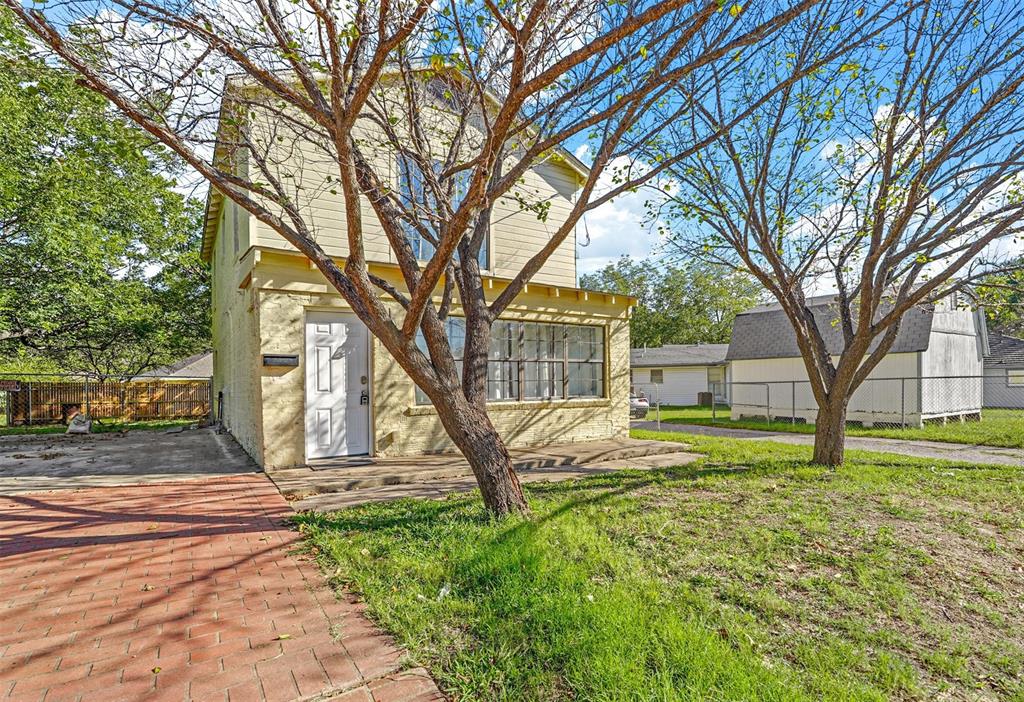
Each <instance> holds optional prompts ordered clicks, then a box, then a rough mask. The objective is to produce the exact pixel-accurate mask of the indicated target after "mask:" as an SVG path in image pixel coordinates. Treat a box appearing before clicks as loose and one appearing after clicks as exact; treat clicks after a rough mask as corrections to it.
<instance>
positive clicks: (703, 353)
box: [629, 344, 729, 368]
mask: <svg viewBox="0 0 1024 702" xmlns="http://www.w3.org/2000/svg"><path fill="white" fill-rule="evenodd" d="M728 350H729V344H666V345H665V346H659V347H657V348H650V349H647V348H644V349H631V350H630V352H629V363H630V365H631V366H632V367H633V368H672V367H673V366H716V365H721V364H723V363H725V353H726V351H728Z"/></svg>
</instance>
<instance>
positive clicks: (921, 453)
mask: <svg viewBox="0 0 1024 702" xmlns="http://www.w3.org/2000/svg"><path fill="white" fill-rule="evenodd" d="M631 428H633V429H646V430H649V431H658V425H657V422H651V421H635V422H633V423H632V424H631ZM660 430H661V431H676V432H684V433H687V434H698V435H701V436H725V437H730V438H735V439H750V440H758V441H774V442H777V443H780V444H792V445H796V446H813V445H814V435H813V434H791V433H788V432H777V431H756V430H751V429H733V428H731V427H713V426H704V425H699V424H670V423H668V422H662V423H661V429H660ZM1021 432H1022V433H1024V427H1021ZM846 448H848V449H860V450H863V451H876V452H880V453H896V454H900V455H903V456H915V457H918V458H934V459H939V460H947V461H960V462H963V463H993V464H998V465H1006V466H1021V467H1024V450H1021V449H1011V448H1000V447H997V446H973V445H970V444H950V443H945V442H941V441H916V440H909V439H885V438H875V437H868V436H847V437H846Z"/></svg>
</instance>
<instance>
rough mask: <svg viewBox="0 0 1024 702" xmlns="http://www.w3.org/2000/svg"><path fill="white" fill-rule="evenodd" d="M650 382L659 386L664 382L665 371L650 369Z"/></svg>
mask: <svg viewBox="0 0 1024 702" xmlns="http://www.w3.org/2000/svg"><path fill="white" fill-rule="evenodd" d="M651 382H652V383H654V384H655V385H661V384H662V383H664V382H665V371H664V370H662V369H661V368H652V369H651Z"/></svg>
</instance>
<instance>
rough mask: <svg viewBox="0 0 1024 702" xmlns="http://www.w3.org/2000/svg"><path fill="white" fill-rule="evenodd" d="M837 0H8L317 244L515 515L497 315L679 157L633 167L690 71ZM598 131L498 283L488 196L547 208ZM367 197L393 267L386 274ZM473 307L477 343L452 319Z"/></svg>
mask: <svg viewBox="0 0 1024 702" xmlns="http://www.w3.org/2000/svg"><path fill="white" fill-rule="evenodd" d="M817 1H818V0H792V1H790V0H779V1H774V2H768V3H756V4H753V3H752V4H750V5H748V6H747V7H746V8H744V6H742V5H740V4H738V3H737V4H733V5H731V6H729V7H725V6H724V5H723V4H721V3H719V2H716V1H710V2H702V3H691V2H687V1H686V0H657V1H655V2H652V1H651V0H623V1H618V2H608V3H605V2H557V3H549V2H545V1H544V0H511V1H509V2H491V1H490V0H486V1H485V2H480V3H460V2H454V1H450V2H432V1H431V0H397V1H395V2H362V1H360V2H354V3H348V2H336V1H334V0H293V2H280V1H279V0H255V1H254V2H251V3H228V4H225V3H221V2H218V1H216V0H190V1H189V2H180V1H178V0H168V1H166V2H165V1H162V0H158V1H156V2H143V3H138V2H134V0H111V2H109V3H102V4H99V5H97V4H96V3H95V2H93V1H92V0H53V1H52V2H48V3H46V5H45V9H33V8H30V7H27V6H25V5H24V4H23V3H22V2H21V0H4V2H5V3H6V4H7V6H8V7H10V8H11V9H12V10H13V11H14V12H15V13H16V14H18V15H19V17H20V18H21V20H22V21H23V22H24V23H25V25H26V26H27V27H29V28H31V30H32V31H33V33H35V34H36V35H37V36H38V37H39V39H40V41H41V42H43V43H45V44H46V45H47V46H49V47H50V49H52V50H53V51H54V53H56V54H57V55H58V56H59V57H60V58H61V59H63V60H64V61H66V62H67V63H68V64H69V65H71V66H72V67H74V69H75V70H76V71H78V72H79V74H80V75H81V80H82V81H83V83H85V84H86V85H87V86H88V87H89V88H91V89H92V90H95V91H97V92H98V93H100V94H101V95H103V96H105V97H106V98H108V99H109V100H110V101H111V102H112V103H113V104H115V105H116V106H117V107H118V108H119V109H120V110H121V111H122V112H123V113H124V114H126V115H128V116H129V117H130V118H131V119H132V120H133V121H135V122H137V123H138V124H140V125H141V126H143V127H144V128H145V129H146V130H147V131H148V132H149V133H150V134H152V135H153V136H155V137H156V138H157V139H159V140H160V141H161V142H163V143H164V144H166V145H167V146H169V147H170V148H172V149H173V150H174V151H175V152H176V153H177V154H178V155H179V156H180V157H181V158H182V159H183V160H185V161H186V162H187V163H188V164H189V165H190V166H191V167H192V168H194V169H195V170H196V171H197V172H198V173H199V174H201V175H202V176H203V177H204V178H206V179H207V180H208V181H209V182H210V183H211V185H212V186H213V187H216V188H217V190H218V191H219V192H221V193H223V194H224V196H225V197H227V198H230V199H231V200H233V201H234V202H235V203H237V204H238V205H240V206H241V207H243V208H244V209H246V210H248V211H249V212H250V213H251V214H252V215H254V216H255V217H256V218H257V219H258V220H259V221H260V222H261V223H262V225H263V226H266V227H267V230H268V231H275V232H277V233H278V234H280V235H281V236H282V237H283V238H284V239H285V240H286V241H288V242H289V243H291V244H292V245H293V246H295V248H296V249H297V250H298V251H300V252H302V253H303V254H304V255H306V256H307V257H308V258H309V260H310V261H311V262H312V263H313V264H314V265H315V266H316V267H317V268H318V269H319V270H320V272H321V273H322V274H323V275H324V277H325V278H326V280H327V281H328V282H329V283H330V285H332V286H333V287H334V288H335V289H336V290H337V291H338V293H339V294H340V295H341V297H342V298H343V299H344V300H345V301H346V303H347V304H348V305H349V306H350V307H351V309H352V311H353V312H354V313H355V314H356V315H357V316H358V317H359V319H360V320H361V321H362V322H363V323H364V324H365V325H366V327H367V328H368V330H369V331H370V333H372V334H373V335H374V336H375V337H376V338H377V339H378V340H379V341H380V343H381V344H382V345H383V346H384V348H386V349H387V351H388V352H389V354H390V355H391V356H392V357H393V358H394V359H395V360H396V362H397V363H398V364H399V365H400V366H401V367H402V368H403V370H404V371H405V372H406V373H407V374H408V375H409V377H411V378H412V380H413V381H414V382H415V383H416V384H417V386H419V388H420V389H421V390H422V391H423V392H424V393H425V394H426V395H427V396H428V397H429V398H430V401H431V402H432V403H433V406H434V408H435V409H436V411H437V414H438V418H439V420H440V421H441V423H442V425H443V426H444V428H445V430H446V432H447V434H448V436H449V437H450V438H451V440H452V442H453V443H454V444H455V446H456V447H458V449H459V450H460V451H461V452H462V453H463V455H465V457H466V459H467V461H468V462H469V464H470V466H471V467H472V469H473V472H474V475H475V476H476V479H477V483H478V485H479V486H480V489H481V493H482V495H483V499H484V503H485V504H486V506H487V508H488V509H489V510H490V511H491V512H492V513H494V514H497V515H504V514H508V513H513V512H522V511H525V510H526V501H525V499H524V497H523V493H522V490H521V487H520V485H519V481H518V479H517V477H516V475H515V471H514V470H513V467H512V460H511V457H510V455H509V453H508V450H507V448H506V447H505V444H504V443H503V441H502V439H501V437H500V436H499V435H498V432H497V430H496V429H495V427H494V425H493V424H492V422H491V420H490V417H489V415H488V413H487V367H488V363H487V361H488V354H489V348H490V341H491V339H490V337H491V327H492V325H493V323H494V322H495V320H497V319H498V318H499V317H500V316H501V315H502V314H503V313H504V312H505V311H506V310H507V309H508V308H509V306H510V305H511V304H512V302H513V301H514V300H515V299H516V298H517V297H518V296H519V295H520V293H522V292H523V291H524V289H525V288H526V286H527V285H528V284H529V282H530V281H531V279H532V278H533V277H534V275H536V273H537V272H538V271H539V270H540V269H541V267H542V266H543V265H544V263H545V262H546V261H547V260H548V258H549V257H550V256H551V255H552V253H553V252H555V251H556V250H557V249H558V247H559V246H560V245H561V244H562V243H563V242H564V241H565V240H566V238H567V237H570V236H573V235H574V232H575V227H576V224H577V223H578V222H579V221H580V218H581V217H582V216H583V215H584V214H585V213H586V212H587V211H589V210H592V209H594V208H596V207H599V206H600V205H601V204H603V203H605V202H608V201H610V200H611V199H613V198H614V197H616V196H617V195H619V194H621V193H624V192H627V191H629V190H632V189H635V188H636V187H639V186H640V185H642V184H643V183H644V182H646V181H647V180H651V179H654V178H657V177H658V173H659V171H661V170H663V169H664V168H666V167H667V166H668V165H669V164H670V163H671V161H669V162H666V163H665V164H660V165H658V166H655V167H652V168H645V169H643V170H642V171H639V170H633V169H630V168H629V167H628V166H627V167H625V168H619V167H618V165H617V164H621V163H622V162H623V159H625V161H627V162H628V161H629V159H630V155H631V154H633V153H635V152H636V150H637V148H638V146H639V145H641V144H644V143H647V142H650V141H652V140H656V139H658V138H659V135H660V133H661V132H662V129H663V128H664V126H665V125H666V124H668V123H671V122H672V121H674V120H677V119H680V118H682V117H683V116H684V115H686V114H689V113H690V112H691V111H692V105H693V104H694V103H695V102H699V101H700V100H702V99H704V97H705V96H706V95H707V90H706V86H704V87H702V89H701V90H700V91H698V92H697V93H694V92H692V91H690V90H689V89H686V90H684V91H681V90H680V89H679V88H680V85H681V83H682V82H683V81H686V82H687V83H688V82H689V80H690V79H691V77H694V76H703V77H704V78H709V77H710V73H709V70H710V67H711V66H713V65H716V64H721V66H720V68H719V75H725V74H730V73H732V72H733V71H734V70H738V69H736V68H733V67H734V65H735V62H734V61H733V59H732V56H733V55H734V54H735V53H736V52H737V51H740V50H742V49H751V50H753V47H756V46H757V45H758V44H760V43H761V42H762V41H763V40H764V39H765V38H766V37H769V36H771V35H772V34H773V33H774V32H775V31H777V30H778V29H779V28H780V27H782V26H785V24H786V23H788V22H789V21H791V20H792V19H793V18H794V17H796V16H798V15H800V14H801V13H802V12H804V11H806V10H807V9H808V8H809V7H812V6H814V5H815V4H816V3H817ZM227 76H230V78H227ZM762 87H763V90H764V91H765V92H766V93H770V92H771V91H773V90H775V89H776V88H777V86H776V85H773V84H770V83H767V82H766V83H764V84H763V86H762ZM655 106H660V107H661V110H660V111H655V110H654V108H655ZM739 117H740V115H737V119H738V118H739ZM725 126H726V125H724V124H723V125H714V126H712V127H710V128H709V129H708V130H707V133H705V134H703V135H702V136H701V137H700V138H699V139H697V140H695V141H694V142H692V143H691V144H690V145H689V146H683V147H682V148H681V153H680V155H678V156H677V158H683V156H684V155H685V154H688V153H691V152H693V151H696V150H699V149H701V148H703V146H704V145H705V144H707V143H708V142H709V141H710V140H713V139H714V138H715V136H716V135H717V133H718V132H719V131H720V130H721V129H723V128H725ZM582 143H586V144H587V146H588V147H589V154H591V155H592V156H591V160H590V163H589V164H588V165H589V172H588V173H586V174H585V175H584V174H582V173H581V177H582V178H583V181H584V182H583V183H582V185H581V187H580V189H579V190H578V192H577V193H576V196H575V198H574V200H573V205H572V208H571V209H570V211H569V213H568V215H567V216H566V217H565V218H564V220H563V221H560V222H558V223H557V225H555V226H551V227H550V229H551V233H550V239H549V241H548V243H547V244H546V245H545V246H544V247H542V248H541V249H540V250H538V251H536V252H534V253H533V254H532V255H531V256H530V257H529V259H528V260H526V261H524V262H523V263H522V265H521V267H520V268H519V269H518V270H517V271H516V272H514V273H512V274H511V276H510V278H511V279H510V280H508V281H507V282H505V283H502V284H501V286H500V289H495V290H493V291H492V290H490V288H489V286H486V285H484V283H483V279H482V273H481V267H480V265H479V254H480V251H481V247H482V246H483V243H484V242H485V241H486V239H487V236H488V231H489V227H490V221H491V211H492V208H493V207H494V205H495V204H496V203H497V202H498V201H499V200H501V201H504V202H511V203H514V204H518V206H519V207H520V208H521V209H522V210H524V211H526V212H529V213H532V214H534V215H535V216H536V217H537V218H538V219H540V220H542V221H543V220H546V219H547V214H548V210H549V205H550V203H548V202H546V201H544V200H543V199H542V198H539V197H537V195H536V194H535V193H531V192H529V191H528V190H527V189H526V188H524V187H522V182H523V176H524V174H525V173H526V172H527V171H528V170H529V169H531V168H533V167H535V165H536V164H537V163H538V162H541V161H544V160H546V159H550V158H561V159H565V158H567V157H566V156H565V155H564V154H563V153H561V152H560V151H559V149H560V148H562V147H564V146H566V145H570V144H571V145H574V146H575V145H576V144H582ZM211 153H213V154H214V158H213V159H212V160H211V158H210V154H211ZM570 158H571V157H570ZM396 173H397V174H399V175H400V178H396V177H395V175H396ZM399 180H401V181H402V182H405V183H408V184H410V185H409V187H408V188H404V189H403V188H395V187H394V183H395V182H396V181H399ZM321 196H324V197H328V196H333V197H337V198H339V200H340V202H341V203H342V206H343V211H344V223H343V225H342V228H343V235H344V239H345V241H346V243H347V256H346V258H345V260H344V262H339V261H337V260H335V259H334V258H332V257H331V256H330V255H328V254H327V253H326V252H325V251H324V249H323V248H322V247H321V246H320V244H319V243H318V242H317V238H318V237H317V235H318V232H317V224H316V222H314V220H313V219H312V217H311V214H312V211H313V208H312V207H310V203H312V202H314V201H315V199H316V198H317V197H321ZM363 203H366V204H367V205H368V206H369V207H370V208H372V213H373V218H374V220H375V222H374V224H373V226H374V227H376V225H377V224H379V226H380V231H382V232H383V235H384V236H386V237H387V240H388V242H389V245H390V249H391V255H392V256H393V257H394V261H395V262H396V263H397V265H398V269H399V273H400V276H401V278H400V280H401V282H400V283H399V284H397V285H396V284H395V283H394V282H392V281H390V280H385V279H383V278H380V277H378V276H376V275H374V274H371V273H370V271H369V266H368V263H367V258H366V254H365V248H366V247H365V244H366V237H365V234H366V228H365V227H364V209H363ZM424 252H426V253H424ZM488 295H489V297H488ZM456 309H457V310H458V313H460V314H461V316H462V319H463V320H464V325H465V335H464V345H463V347H462V349H461V355H462V360H461V362H460V361H456V359H455V356H454V355H453V349H452V347H451V344H450V343H449V340H448V337H447V333H446V330H447V328H448V326H449V325H448V323H447V318H448V316H449V314H450V313H451V312H452V311H453V310H456ZM460 338H461V337H460ZM421 344H422V346H421Z"/></svg>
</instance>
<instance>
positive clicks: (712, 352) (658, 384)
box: [629, 344, 729, 405]
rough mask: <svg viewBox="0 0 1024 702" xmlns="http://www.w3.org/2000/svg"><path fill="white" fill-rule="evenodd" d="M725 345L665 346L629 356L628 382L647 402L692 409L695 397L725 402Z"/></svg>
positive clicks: (636, 351) (726, 346) (726, 381)
mask: <svg viewBox="0 0 1024 702" xmlns="http://www.w3.org/2000/svg"><path fill="white" fill-rule="evenodd" d="M728 350H729V344H669V345H666V346H659V347H657V348H642V349H633V350H632V351H630V352H629V364H630V379H631V380H632V383H633V388H634V390H635V391H636V392H643V393H644V394H645V395H646V396H647V397H648V399H650V400H651V402H656V401H660V402H661V403H662V404H666V405H696V404H697V395H698V394H700V393H702V392H713V393H714V394H715V399H716V400H718V401H719V402H728V385H727V383H728V381H729V366H728V363H727V362H726V360H725V354H726V352H727V351H728Z"/></svg>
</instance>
